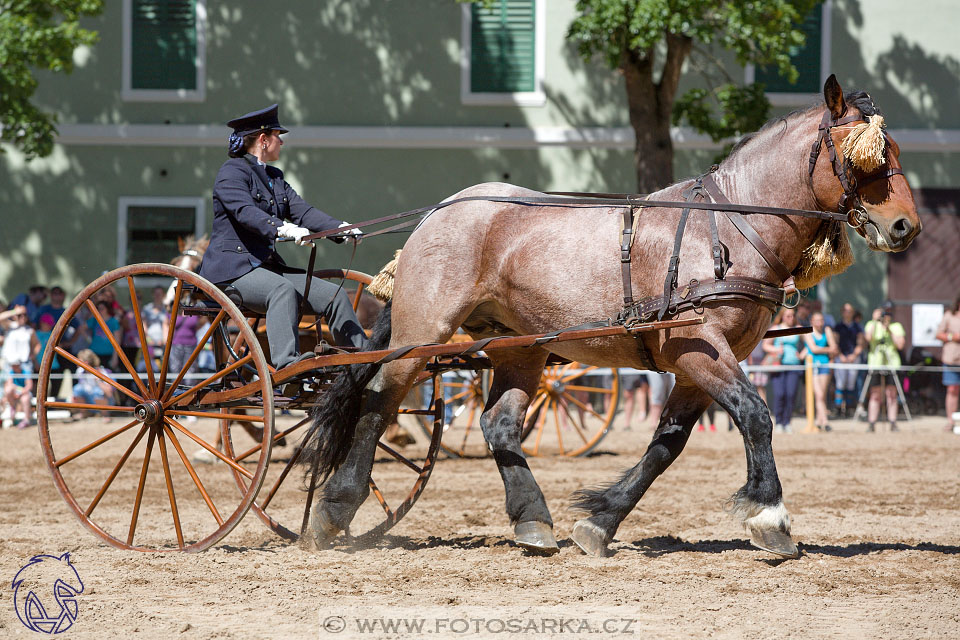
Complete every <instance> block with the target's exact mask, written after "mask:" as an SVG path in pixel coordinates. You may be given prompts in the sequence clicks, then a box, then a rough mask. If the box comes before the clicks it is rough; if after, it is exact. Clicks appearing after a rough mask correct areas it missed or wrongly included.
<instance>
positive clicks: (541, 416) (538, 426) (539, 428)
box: [533, 396, 553, 455]
mask: <svg viewBox="0 0 960 640" xmlns="http://www.w3.org/2000/svg"><path fill="white" fill-rule="evenodd" d="M543 398H544V399H545V400H546V403H542V408H541V409H540V411H539V413H537V419H536V420H535V421H534V423H533V428H534V430H535V431H536V432H537V438H536V440H535V441H534V443H533V455H537V454H538V453H540V441H541V440H542V439H543V431H544V428H543V427H544V424H545V423H546V421H547V414H548V413H549V412H550V406H551V405H552V404H553V399H552V398H550V397H549V396H543Z"/></svg>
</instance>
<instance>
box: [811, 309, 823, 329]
mask: <svg viewBox="0 0 960 640" xmlns="http://www.w3.org/2000/svg"><path fill="white" fill-rule="evenodd" d="M823 325H824V320H823V314H822V313H820V312H817V313H815V314H813V315H812V316H811V317H810V326H811V327H813V330H814V331H816V332H817V333H823Z"/></svg>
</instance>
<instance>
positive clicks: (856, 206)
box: [809, 108, 903, 236]
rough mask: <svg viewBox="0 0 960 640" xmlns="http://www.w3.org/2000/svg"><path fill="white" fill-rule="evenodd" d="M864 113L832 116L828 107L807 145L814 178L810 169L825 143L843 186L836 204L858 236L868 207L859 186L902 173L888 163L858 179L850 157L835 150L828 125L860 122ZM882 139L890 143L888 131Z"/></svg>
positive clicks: (815, 162) (835, 125)
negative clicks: (865, 206)
mask: <svg viewBox="0 0 960 640" xmlns="http://www.w3.org/2000/svg"><path fill="white" fill-rule="evenodd" d="M863 121H864V117H863V116H862V115H860V114H856V115H849V116H845V117H841V118H839V119H834V118H833V114H831V113H830V109H829V108H828V109H827V110H826V111H825V112H824V114H823V120H821V121H820V127H819V130H820V132H819V135H818V136H817V139H816V141H815V142H814V143H813V147H812V148H811V149H810V170H809V173H810V178H811V179H812V178H813V171H814V169H815V168H816V166H817V158H818V157H819V156H820V149H821V148H822V147H823V146H824V144H826V147H827V153H828V154H829V156H830V165H831V166H832V167H833V173H834V175H836V176H837V179H838V180H839V181H840V186H841V187H842V188H843V195H841V196H840V201H839V203H838V204H837V210H838V211H839V212H840V213H844V214H846V215H847V224H849V225H850V226H851V227H853V228H854V229H856V230H857V233H859V234H860V235H861V236H862V235H864V231H863V226H864V225H865V224H866V223H867V222H869V218H868V216H867V210H866V209H865V208H864V207H863V202H862V201H861V200H860V194H859V192H858V191H859V189H861V188H863V187H866V186H867V185H869V184H872V183H873V182H876V181H877V180H881V179H887V178H892V177H893V176H898V175H899V176H902V175H903V170H901V169H894V168H890V167H887V169H886V170H880V171H876V172H874V173H871V174H870V175H868V176H866V177H865V178H862V179H860V180H857V179H856V177H854V175H853V166H852V163H851V162H850V159H849V158H844V157H843V155H842V154H839V153H837V150H836V147H835V146H834V144H833V136H831V135H830V129H832V128H833V127H839V126H842V125H846V124H851V123H853V122H863ZM883 137H884V140H885V141H886V143H887V144H889V143H890V138H889V136H887V133H886V132H884V133H883Z"/></svg>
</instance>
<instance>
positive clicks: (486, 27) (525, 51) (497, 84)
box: [470, 0, 536, 93]
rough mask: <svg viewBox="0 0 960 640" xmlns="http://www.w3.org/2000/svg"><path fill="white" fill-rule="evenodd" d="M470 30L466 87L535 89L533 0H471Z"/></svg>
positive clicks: (477, 89)
mask: <svg viewBox="0 0 960 640" xmlns="http://www.w3.org/2000/svg"><path fill="white" fill-rule="evenodd" d="M470 11H471V12H472V20H471V30H470V89H471V91H473V92H474V93H487V92H490V93H513V92H520V91H534V90H535V88H536V87H535V84H536V83H535V80H536V76H535V70H534V69H535V67H534V61H535V54H534V52H535V50H536V47H535V44H536V43H535V42H534V34H535V31H536V30H535V15H536V5H535V0H497V1H496V2H494V3H493V6H492V7H491V8H489V9H487V8H485V7H484V6H482V5H479V4H474V5H472V6H471V7H470Z"/></svg>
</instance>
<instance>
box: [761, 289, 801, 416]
mask: <svg viewBox="0 0 960 640" xmlns="http://www.w3.org/2000/svg"><path fill="white" fill-rule="evenodd" d="M779 315H780V318H779V322H778V323H777V324H776V325H775V326H774V327H773V328H774V329H792V328H794V327H796V326H798V325H797V315H796V313H795V312H794V310H793V309H788V308H787V307H784V308H783V309H781V310H780V314H779ZM764 350H765V351H766V352H767V354H769V355H772V356H774V357H775V358H776V359H777V360H778V361H779V362H778V364H781V365H788V366H796V365H799V364H800V363H801V362H802V361H803V356H804V345H803V341H802V340H801V339H800V336H799V335H793V336H780V337H778V338H774V339H773V342H772V343H771V344H769V345H764ZM801 373H803V372H802V371H799V370H785V371H777V372H774V373H772V374H770V382H771V384H772V385H773V417H774V422H775V423H776V425H777V430H778V431H780V432H781V433H790V419H791V417H792V416H793V403H794V401H795V399H796V397H797V384H798V383H799V382H800V374H801Z"/></svg>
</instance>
